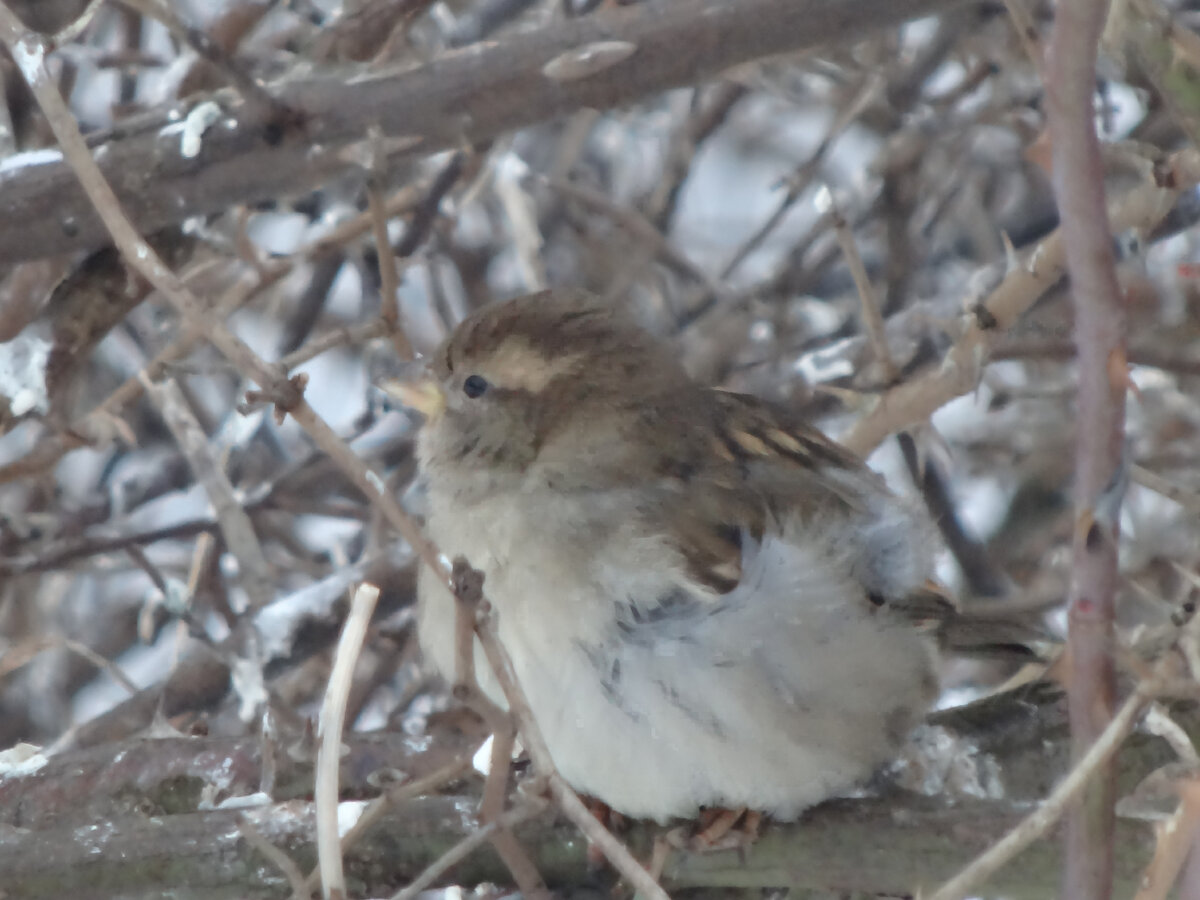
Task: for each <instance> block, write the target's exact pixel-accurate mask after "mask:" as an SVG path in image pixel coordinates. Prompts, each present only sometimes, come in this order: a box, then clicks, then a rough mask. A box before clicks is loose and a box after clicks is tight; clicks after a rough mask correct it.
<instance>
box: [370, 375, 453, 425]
mask: <svg viewBox="0 0 1200 900" xmlns="http://www.w3.org/2000/svg"><path fill="white" fill-rule="evenodd" d="M377 384H378V387H379V389H380V390H382V391H383V392H384V393H385V394H387V395H388V396H389V397H391V398H392V399H393V400H397V401H399V402H400V403H402V404H403V405H404V406H406V407H408V408H409V409H415V410H416V411H417V412H419V413H421V414H422V415H423V416H425V419H426V421H429V422H432V421H434V420H436V419H437V418H438V417H439V416H440V415H441V414H442V413H443V412H444V411H445V409H446V395H445V394H444V393H443V392H442V386H441V385H440V384H438V383H437V382H436V381H434V380H433V379H432V378H430V377H428V376H425V377H422V378H417V379H413V380H407V379H400V378H385V379H382V380H380V381H379V382H377Z"/></svg>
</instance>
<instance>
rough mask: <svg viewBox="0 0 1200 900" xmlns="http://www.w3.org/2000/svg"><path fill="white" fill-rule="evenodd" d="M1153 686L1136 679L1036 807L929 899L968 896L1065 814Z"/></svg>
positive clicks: (1115, 745)
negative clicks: (1099, 730)
mask: <svg viewBox="0 0 1200 900" xmlns="http://www.w3.org/2000/svg"><path fill="white" fill-rule="evenodd" d="M1158 687H1159V683H1158V682H1157V681H1156V680H1146V681H1142V682H1140V683H1139V684H1138V686H1137V687H1136V688H1135V689H1134V691H1133V693H1132V694H1130V695H1129V697H1128V698H1126V700H1125V703H1124V704H1123V705H1122V706H1121V708H1120V710H1119V711H1118V712H1117V714H1116V715H1115V716H1113V718H1112V719H1110V720H1109V722H1108V724H1107V727H1106V728H1105V729H1104V731H1103V732H1102V733H1101V734H1100V736H1099V738H1098V739H1097V740H1096V741H1095V743H1093V744H1092V745H1091V746H1090V747H1089V748H1088V751H1087V753H1086V754H1084V756H1083V757H1082V758H1081V759H1080V760H1079V762H1078V763H1076V765H1075V767H1074V768H1073V769H1072V770H1071V772H1070V774H1069V775H1067V777H1066V778H1064V779H1063V780H1062V781H1061V782H1060V783H1059V784H1058V786H1057V787H1056V788H1055V789H1054V790H1053V791H1052V792H1051V793H1050V795H1049V796H1048V797H1046V799H1045V800H1043V801H1042V802H1041V803H1039V804H1038V807H1037V809H1036V810H1034V811H1033V812H1032V813H1030V814H1029V815H1028V816H1026V817H1025V818H1024V819H1022V820H1021V823H1020V824H1019V825H1017V826H1016V827H1015V828H1013V829H1012V831H1010V832H1009V833H1008V834H1006V835H1005V836H1004V837H1003V838H1001V839H1000V840H999V841H997V842H996V843H994V844H992V846H990V847H989V848H988V849H987V850H986V851H984V852H983V853H981V854H980V855H979V856H978V857H977V858H976V859H975V860H974V861H973V862H972V863H971V864H970V865H968V866H967V867H966V868H965V869H963V870H962V871H961V872H959V873H958V874H957V875H955V876H954V877H953V878H951V879H950V880H949V881H947V882H946V883H945V884H943V885H942V886H941V887H940V888H938V889H937V891H935V892H934V893H933V894H931V895H930V896H929V900H963V898H965V897H970V896H972V895H974V894H975V893H976V892H977V889H978V888H979V887H980V886H981V885H983V884H984V882H986V881H987V879H988V878H989V877H990V876H991V875H992V873H994V872H995V871H996V870H998V869H999V868H1000V867H1001V866H1004V865H1005V864H1007V863H1008V862H1009V860H1011V859H1012V858H1013V857H1015V856H1016V855H1017V854H1018V853H1020V852H1021V851H1022V850H1024V849H1025V848H1026V847H1028V846H1029V845H1030V844H1032V843H1033V842H1034V841H1036V840H1038V839H1040V838H1041V837H1043V836H1044V835H1045V834H1046V833H1047V832H1048V831H1049V830H1050V829H1051V828H1052V827H1053V826H1054V824H1055V823H1056V822H1057V821H1058V820H1059V819H1061V818H1062V817H1063V815H1065V814H1066V813H1067V811H1068V809H1069V808H1070V807H1071V806H1072V805H1073V804H1074V803H1075V802H1076V800H1077V798H1078V797H1079V795H1080V793H1081V792H1082V791H1083V790H1084V789H1085V788H1087V787H1088V785H1089V784H1091V783H1092V781H1093V779H1094V778H1096V777H1097V774H1098V773H1099V772H1100V770H1101V769H1103V767H1104V766H1106V765H1107V764H1108V762H1109V761H1110V760H1111V759H1112V758H1113V755H1114V754H1115V753H1116V752H1117V749H1118V748H1119V747H1120V746H1121V742H1122V741H1123V740H1124V739H1125V737H1126V735H1128V734H1129V732H1130V731H1131V730H1132V729H1133V726H1134V725H1135V724H1136V723H1137V720H1138V716H1140V715H1141V713H1142V711H1143V710H1144V709H1145V707H1146V704H1147V703H1149V702H1150V700H1151V699H1153V697H1154V696H1155V694H1156V692H1157V689H1158ZM1097 896H1098V895H1097Z"/></svg>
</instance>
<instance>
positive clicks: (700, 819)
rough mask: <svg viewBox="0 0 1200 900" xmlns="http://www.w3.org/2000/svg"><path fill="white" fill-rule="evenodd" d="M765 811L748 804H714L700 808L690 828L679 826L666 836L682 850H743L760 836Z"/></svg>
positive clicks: (695, 851)
mask: <svg viewBox="0 0 1200 900" xmlns="http://www.w3.org/2000/svg"><path fill="white" fill-rule="evenodd" d="M761 824H762V813H760V812H756V811H754V810H751V809H747V808H746V807H744V806H743V807H741V808H739V809H723V808H721V807H712V808H709V809H703V810H701V811H700V815H699V816H697V818H696V821H695V822H694V823H693V824H692V826H691V828H677V829H675V830H674V831H672V832H670V833H669V834H668V836H667V839H668V840H669V841H671V843H672V844H673V845H674V846H676V847H678V848H679V849H681V850H690V851H691V852H693V853H715V852H716V851H718V850H734V849H738V850H743V849H745V848H746V847H749V846H750V845H751V844H753V843H754V842H755V841H756V840H758V829H759V826H760V825H761Z"/></svg>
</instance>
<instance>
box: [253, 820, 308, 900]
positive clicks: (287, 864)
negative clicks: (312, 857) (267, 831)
mask: <svg viewBox="0 0 1200 900" xmlns="http://www.w3.org/2000/svg"><path fill="white" fill-rule="evenodd" d="M238 831H240V832H241V833H242V837H244V838H245V839H246V840H247V841H249V842H250V844H251V845H252V846H253V847H254V849H255V850H257V851H258V852H259V853H261V854H262V855H263V856H265V857H266V858H267V859H268V860H270V861H271V863H272V864H273V865H274V866H275V868H277V869H279V871H280V872H282V873H283V876H284V877H285V878H286V879H287V880H288V884H289V885H291V887H292V897H294V898H296V900H310V898H311V897H312V891H311V890H310V889H309V888H308V886H307V885H305V883H304V876H303V875H302V874H301V873H300V869H299V867H298V866H297V865H296V861H295V860H294V859H292V858H291V857H290V856H288V855H287V854H286V853H284V852H283V851H282V850H280V849H279V848H278V847H276V846H275V845H274V844H272V843H271V842H270V841H268V840H267V839H266V837H264V836H263V833H262V832H261V831H259V830H258V829H257V828H255V827H254V826H253V825H252V824H251V823H250V822H249V821H248V820H247V819H242V820H241V821H239V822H238Z"/></svg>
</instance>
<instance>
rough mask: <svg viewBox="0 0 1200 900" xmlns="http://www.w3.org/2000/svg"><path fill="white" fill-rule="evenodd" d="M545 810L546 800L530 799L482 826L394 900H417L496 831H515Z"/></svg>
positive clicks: (456, 845)
mask: <svg viewBox="0 0 1200 900" xmlns="http://www.w3.org/2000/svg"><path fill="white" fill-rule="evenodd" d="M545 808H546V803H545V801H543V800H539V799H538V798H537V797H529V798H526V799H525V801H524V802H523V803H522V804H521V805H520V806H517V807H514V808H513V809H510V810H509V811H508V812H506V813H504V814H502V815H501V816H499V817H498V818H496V819H495V820H494V821H491V822H487V823H485V824H481V825H480V827H479V828H477V829H475V830H474V831H472V832H471V833H470V834H468V835H467V836H466V837H465V838H463V839H462V840H461V841H459V842H458V843H457V844H455V845H454V846H453V847H451V848H450V849H449V850H447V851H446V852H445V853H443V854H442V855H441V857H439V858H438V859H436V860H434V861H433V862H432V863H430V864H429V866H428V867H427V868H426V869H425V871H424V872H422V873H421V874H420V875H418V876H417V877H416V878H414V879H413V880H412V883H411V884H409V885H408V886H407V887H405V888H404V889H403V890H400V891H397V892H396V893H395V894H393V895H392V900H413V898H414V897H416V896H417V894H419V893H421V891H423V890H425V889H426V888H427V887H429V886H430V885H432V884H433V883H434V882H435V881H437V880H438V878H440V877H441V876H442V873H444V872H445V871H446V870H447V869H449V868H450V867H451V866H453V865H455V864H456V863H458V862H461V861H462V860H464V859H466V858H467V857H468V856H470V855H471V854H472V853H473V852H475V850H476V849H477V848H478V847H480V846H482V845H483V843H484V842H485V841H487V840H489V839H490V838H492V837H493V836H494V835H495V834H496V832H498V831H500V830H502V829H508V828H512V827H513V826H514V825H519V824H520V823H522V822H524V821H527V820H528V819H532V818H533V817H534V816H537V815H540V814H541V813H542V812H543V811H544V810H545Z"/></svg>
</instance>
